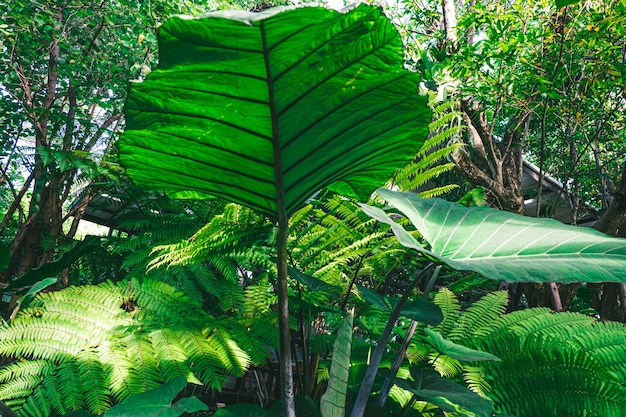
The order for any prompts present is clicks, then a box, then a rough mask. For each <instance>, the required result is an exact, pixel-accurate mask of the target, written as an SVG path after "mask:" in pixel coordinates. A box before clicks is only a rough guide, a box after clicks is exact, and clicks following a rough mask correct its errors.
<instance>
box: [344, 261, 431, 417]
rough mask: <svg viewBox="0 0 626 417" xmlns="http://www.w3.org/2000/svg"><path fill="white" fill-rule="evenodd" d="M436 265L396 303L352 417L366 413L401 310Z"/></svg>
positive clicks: (425, 271)
mask: <svg viewBox="0 0 626 417" xmlns="http://www.w3.org/2000/svg"><path fill="white" fill-rule="evenodd" d="M433 266H435V264H434V263H430V264H428V265H427V266H426V267H425V268H424V269H422V271H421V272H420V273H419V275H418V276H417V277H416V278H415V279H414V280H413V282H412V283H411V284H410V285H409V286H408V287H407V289H406V291H405V292H404V294H402V298H400V300H399V301H398V304H396V307H395V308H394V309H393V311H392V312H391V315H390V316H389V320H387V324H386V325H385V329H384V330H383V333H382V334H381V335H380V338H379V339H378V342H377V344H376V349H375V350H374V353H373V354H372V358H371V361H370V364H369V365H368V366H367V371H366V372H365V377H364V378H363V383H362V384H361V388H360V389H359V393H358V395H357V397H356V400H355V403H354V408H353V409H352V413H351V414H350V417H363V414H364V413H365V408H366V407H367V400H368V399H369V396H370V393H371V392H372V386H373V385H374V379H375V378H376V373H378V366H379V365H380V361H381V360H382V358H383V354H384V353H385V348H386V347H387V342H388V341H389V336H391V331H392V330H393V327H394V325H395V324H396V321H397V320H398V317H400V312H401V311H402V308H403V307H404V304H406V302H407V300H408V299H409V296H410V295H411V292H412V291H413V290H414V289H415V287H417V284H419V283H420V281H421V280H422V278H424V276H425V275H426V274H427V273H428V271H430V269H431V268H432V267H433Z"/></svg>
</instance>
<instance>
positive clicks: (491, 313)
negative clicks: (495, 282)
mask: <svg viewBox="0 0 626 417" xmlns="http://www.w3.org/2000/svg"><path fill="white" fill-rule="evenodd" d="M507 303H508V294H507V292H506V291H497V292H494V293H490V294H487V295H485V296H484V297H482V298H481V299H480V300H478V301H476V302H475V303H474V304H472V305H471V306H470V307H469V308H468V309H467V310H466V311H465V312H463V314H462V316H461V319H460V320H459V323H458V326H457V327H456V328H454V329H453V330H452V331H451V332H450V334H449V336H448V338H449V339H450V340H452V341H460V340H466V339H469V338H471V337H472V336H478V335H481V334H485V333H488V332H489V331H490V330H491V328H492V327H493V326H494V325H495V323H497V322H498V319H499V318H500V317H501V316H502V315H503V314H504V312H505V311H506V306H507Z"/></svg>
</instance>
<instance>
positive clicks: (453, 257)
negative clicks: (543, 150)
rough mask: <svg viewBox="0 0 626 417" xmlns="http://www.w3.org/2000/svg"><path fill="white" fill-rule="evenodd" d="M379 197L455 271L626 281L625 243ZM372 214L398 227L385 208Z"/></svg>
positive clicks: (477, 211) (541, 223) (438, 204)
mask: <svg viewBox="0 0 626 417" xmlns="http://www.w3.org/2000/svg"><path fill="white" fill-rule="evenodd" d="M378 194H379V195H380V196H381V197H382V198H384V199H385V200H387V202H389V204H391V205H392V206H393V207H395V208H397V209H398V210H400V211H401V212H402V213H404V214H405V215H406V216H407V217H408V218H409V219H410V220H411V222H412V223H413V225H414V226H415V227H416V228H417V230H419V232H420V233H421V234H422V236H423V237H424V239H425V240H426V241H427V242H428V243H429V244H430V246H431V249H430V250H429V251H425V252H426V253H428V254H430V255H432V256H435V257H437V258H439V259H440V260H441V261H443V262H445V263H447V264H448V265H450V266H451V267H453V268H455V269H459V270H471V271H476V272H478V273H480V274H482V275H483V276H485V277H487V278H491V279H496V280H504V281H510V282H526V281H528V282H550V281H555V282H563V283H570V282H580V281H586V282H605V281H615V282H624V281H626V239H620V238H613V237H609V236H607V235H605V234H603V233H600V232H598V231H595V230H593V229H589V228H585V227H575V226H569V225H565V224H563V223H561V222H559V221H556V220H552V219H537V218H533V217H525V216H520V215H517V214H512V213H508V212H505V211H502V210H495V209H492V208H489V207H464V206H461V205H459V204H455V203H451V202H449V201H445V200H441V199H438V198H430V199H422V198H419V197H417V196H416V195H413V194H408V193H400V192H394V191H390V190H385V189H379V190H378ZM367 212H368V214H370V215H371V216H373V217H374V218H376V219H377V220H380V221H383V222H385V223H391V222H393V220H391V219H390V218H389V217H388V216H387V215H386V214H384V212H383V211H382V210H380V209H376V208H373V207H369V208H368V209H367ZM393 231H394V233H396V235H398V234H399V235H401V236H402V238H400V239H399V241H400V242H401V243H402V244H406V245H407V247H412V248H414V249H417V250H421V246H420V245H419V244H418V243H417V242H415V243H414V244H413V243H411V239H413V238H412V237H411V236H409V235H408V233H407V232H406V231H405V230H404V229H402V228H398V227H395V226H394V228H393ZM407 236H408V237H407ZM413 241H414V239H413Z"/></svg>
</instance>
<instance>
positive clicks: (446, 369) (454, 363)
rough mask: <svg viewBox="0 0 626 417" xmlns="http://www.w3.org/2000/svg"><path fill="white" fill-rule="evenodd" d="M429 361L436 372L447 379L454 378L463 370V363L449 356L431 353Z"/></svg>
mask: <svg viewBox="0 0 626 417" xmlns="http://www.w3.org/2000/svg"><path fill="white" fill-rule="evenodd" d="M429 359H430V360H429V361H430V364H431V365H432V366H433V368H435V371H437V372H438V373H439V375H441V376H443V377H446V378H452V377H454V376H456V375H458V374H459V373H460V372H461V370H462V369H463V367H462V366H461V362H459V361H458V360H456V359H454V358H451V357H450V356H448V355H442V354H440V353H439V352H431V353H430V355H429Z"/></svg>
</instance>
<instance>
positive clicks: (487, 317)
mask: <svg viewBox="0 0 626 417" xmlns="http://www.w3.org/2000/svg"><path fill="white" fill-rule="evenodd" d="M442 292H443V295H442V296H439V297H436V298H435V302H436V303H437V304H438V305H440V306H441V307H442V311H444V313H445V315H446V317H445V319H444V323H450V322H455V325H454V328H453V330H452V331H451V332H450V333H449V338H450V339H451V340H454V341H455V343H457V344H461V345H465V346H468V347H471V348H473V349H478V350H481V351H484V352H489V353H491V354H493V355H496V356H497V357H498V358H500V361H487V362H470V363H466V364H463V365H462V366H460V367H459V368H458V372H457V373H456V375H457V377H458V375H459V373H460V372H461V370H462V374H463V379H464V380H465V382H466V383H467V385H468V386H469V387H470V388H471V389H472V390H474V391H476V392H478V393H480V394H481V395H484V396H487V397H488V398H490V399H491V400H493V401H494V412H497V413H505V414H511V415H517V416H524V417H526V416H531V417H532V416H554V417H557V416H564V415H580V413H581V410H593V412H594V413H596V415H601V416H619V415H622V414H623V412H624V410H626V408H625V407H626V401H625V400H624V398H626V397H625V396H624V394H625V392H626V388H624V381H625V377H626V366H625V365H624V364H625V363H626V361H625V359H626V358H625V354H624V352H626V349H625V348H626V331H625V330H624V326H623V325H622V324H621V323H614V322H598V321H596V320H595V319H593V318H592V317H588V316H584V315H582V314H578V313H554V312H553V311H551V310H549V309H545V308H533V309H528V310H521V311H516V312H513V313H508V314H505V313H504V311H505V307H506V305H507V303H508V299H507V297H506V293H505V292H497V293H493V294H489V295H487V296H485V297H483V298H481V299H480V300H479V301H477V302H476V303H474V304H472V306H471V307H470V308H469V309H468V310H467V311H466V312H463V313H461V312H459V311H455V310H456V309H449V308H445V306H446V305H449V304H450V303H451V301H450V296H451V294H450V293H449V292H448V291H446V290H442ZM424 336H425V335H424ZM424 340H428V339H424ZM435 346H436V345H435V344H433V347H435ZM431 357H432V356H431ZM572 392H575V393H576V395H572Z"/></svg>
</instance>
